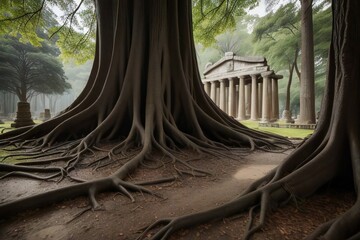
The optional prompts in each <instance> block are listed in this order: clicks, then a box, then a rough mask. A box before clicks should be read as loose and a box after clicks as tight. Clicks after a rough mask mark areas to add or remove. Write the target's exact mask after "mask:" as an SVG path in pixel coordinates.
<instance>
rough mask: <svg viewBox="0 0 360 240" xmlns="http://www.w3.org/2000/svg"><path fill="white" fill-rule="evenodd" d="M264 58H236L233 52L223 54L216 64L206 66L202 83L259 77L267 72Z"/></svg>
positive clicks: (267, 67)
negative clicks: (243, 77) (242, 77)
mask: <svg viewBox="0 0 360 240" xmlns="http://www.w3.org/2000/svg"><path fill="white" fill-rule="evenodd" d="M269 70H270V66H268V65H267V61H266V58H264V57H259V56H251V57H243V56H236V55H235V54H234V53H233V52H227V53H225V56H224V57H222V58H221V59H220V60H219V61H217V62H216V63H214V64H212V63H208V64H206V67H205V71H204V79H203V81H205V82H207V81H213V80H219V79H224V78H230V77H239V76H250V75H254V74H255V75H260V74H261V73H264V72H268V71H269Z"/></svg>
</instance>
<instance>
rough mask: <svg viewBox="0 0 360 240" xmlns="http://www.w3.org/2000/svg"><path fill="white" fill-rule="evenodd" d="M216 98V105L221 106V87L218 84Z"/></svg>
mask: <svg viewBox="0 0 360 240" xmlns="http://www.w3.org/2000/svg"><path fill="white" fill-rule="evenodd" d="M215 99H216V102H215V103H216V105H217V106H218V107H220V88H219V87H218V86H216V97H215Z"/></svg>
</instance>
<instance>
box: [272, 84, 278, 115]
mask: <svg viewBox="0 0 360 240" xmlns="http://www.w3.org/2000/svg"><path fill="white" fill-rule="evenodd" d="M271 90H272V91H271V92H272V95H271V96H272V100H271V104H272V113H273V115H272V118H273V119H274V120H277V119H278V118H279V94H278V80H277V79H276V78H273V79H272V83H271Z"/></svg>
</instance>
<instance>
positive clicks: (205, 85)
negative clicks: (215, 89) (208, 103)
mask: <svg viewBox="0 0 360 240" xmlns="http://www.w3.org/2000/svg"><path fill="white" fill-rule="evenodd" d="M210 88H211V84H210V82H204V90H205V92H206V94H207V95H209V96H210Z"/></svg>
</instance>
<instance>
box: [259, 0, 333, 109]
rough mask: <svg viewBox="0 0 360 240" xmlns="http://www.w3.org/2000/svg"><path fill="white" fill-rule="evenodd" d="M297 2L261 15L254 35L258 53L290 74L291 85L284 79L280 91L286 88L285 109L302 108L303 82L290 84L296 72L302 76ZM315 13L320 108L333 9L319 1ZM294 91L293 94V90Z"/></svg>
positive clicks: (318, 105)
mask: <svg viewBox="0 0 360 240" xmlns="http://www.w3.org/2000/svg"><path fill="white" fill-rule="evenodd" d="M299 14H300V13H299V9H298V6H297V5H296V4H295V2H293V3H292V2H290V3H288V4H285V5H283V6H281V7H280V8H278V9H277V10H276V12H274V13H273V12H271V13H269V14H267V15H266V16H264V17H262V18H260V19H259V20H258V21H257V22H256V26H255V28H254V31H253V35H254V39H255V40H257V44H256V46H257V49H256V53H257V54H261V55H264V56H266V57H267V60H268V61H269V62H270V63H271V66H272V67H273V68H275V69H277V72H279V71H284V73H283V74H284V75H285V76H288V77H289V82H288V84H287V86H284V84H281V83H280V86H279V87H280V91H279V92H280V94H282V93H283V92H286V94H285V95H286V97H285V99H286V100H285V103H282V102H283V101H281V104H283V105H284V109H285V110H290V109H292V110H295V112H298V111H299V99H300V84H299V83H298V82H295V87H293V88H291V91H290V87H291V84H289V83H292V81H291V80H292V78H293V76H294V75H295V73H296V76H297V77H298V79H299V80H300V79H301V76H300V75H301V74H300V71H299V68H300V66H298V65H299V64H298V63H299V61H298V58H299V55H300V15H299ZM313 14H314V21H313V22H314V29H315V31H314V49H315V63H316V68H315V91H316V101H315V104H316V109H319V108H320V103H321V99H322V96H323V89H324V81H325V74H324V73H325V70H326V64H327V50H328V48H329V45H330V37H331V24H330V22H331V9H330V8H329V5H328V3H327V2H326V1H324V2H318V4H317V5H316V6H314V7H313ZM289 91H290V92H291V95H290V92H289Z"/></svg>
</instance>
